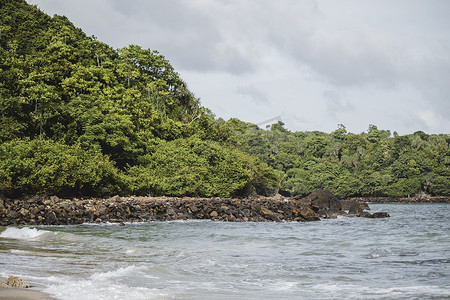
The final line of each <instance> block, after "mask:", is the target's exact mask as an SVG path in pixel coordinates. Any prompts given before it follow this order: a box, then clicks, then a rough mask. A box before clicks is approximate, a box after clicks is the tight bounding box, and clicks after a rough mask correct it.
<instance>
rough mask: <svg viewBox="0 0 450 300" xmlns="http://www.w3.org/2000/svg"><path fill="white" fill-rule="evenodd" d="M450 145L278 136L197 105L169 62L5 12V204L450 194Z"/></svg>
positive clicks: (0, 31) (1, 169)
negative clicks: (55, 199) (8, 199)
mask: <svg viewBox="0 0 450 300" xmlns="http://www.w3.org/2000/svg"><path fill="white" fill-rule="evenodd" d="M449 142H450V137H449V135H448V134H440V135H428V134H425V133H423V132H416V133H414V134H411V135H406V136H398V135H397V134H395V133H394V134H393V136H392V135H391V133H390V132H389V131H386V130H379V129H378V128H377V127H376V126H374V125H370V126H369V130H368V132H367V133H365V132H364V133H361V134H353V133H348V132H347V131H346V129H345V127H344V126H343V125H339V126H338V128H337V130H336V131H334V132H332V133H330V134H327V133H323V132H290V131H289V130H287V129H285V128H284V126H283V124H282V123H281V122H280V123H278V124H274V125H272V126H271V128H270V129H269V130H262V129H260V128H258V127H257V126H256V125H253V124H249V123H245V122H242V121H239V120H237V119H231V120H229V121H224V120H222V119H216V118H215V117H214V115H213V114H212V113H211V112H210V111H209V110H208V109H207V108H204V107H202V106H201V105H200V102H199V100H198V99H197V98H196V97H195V96H194V94H193V93H192V92H191V91H189V89H188V87H187V85H186V83H185V82H184V81H183V80H182V79H181V78H180V76H179V74H178V73H177V72H175V70H174V68H173V67H172V66H171V64H170V63H169V61H168V60H167V59H166V58H165V57H164V56H163V55H161V54H160V53H158V52H157V51H152V50H149V49H143V48H142V47H140V46H137V45H130V46H128V47H125V48H122V49H112V48H111V47H110V46H108V45H106V44H104V43H102V42H99V41H98V40H97V39H96V38H95V37H88V36H86V35H85V34H84V33H83V31H82V30H81V29H78V28H76V27H74V25H73V24H72V23H71V22H70V21H69V20H68V19H67V18H66V17H62V16H57V15H55V16H54V17H50V16H48V15H46V14H44V13H43V12H41V11H40V10H39V9H38V8H37V7H35V6H32V5H28V4H27V3H26V2H25V1H23V0H2V1H1V2H0V194H3V195H6V196H21V195H31V194H36V193H48V194H61V195H64V196H80V195H84V196H105V195H113V194H121V195H131V194H135V195H153V196H157V195H167V196H202V197H215V196H217V197H232V196H235V197H241V196H248V195H251V194H260V195H273V194H274V193H276V192H277V191H279V190H280V191H281V192H282V193H286V194H290V195H296V194H302V195H303V194H308V193H310V192H312V191H313V190H316V189H320V188H328V189H330V190H332V191H333V192H334V193H335V194H337V195H340V196H350V195H370V196H379V195H389V196H405V195H411V194H415V193H417V192H419V191H425V192H427V193H431V194H438V195H450V150H449Z"/></svg>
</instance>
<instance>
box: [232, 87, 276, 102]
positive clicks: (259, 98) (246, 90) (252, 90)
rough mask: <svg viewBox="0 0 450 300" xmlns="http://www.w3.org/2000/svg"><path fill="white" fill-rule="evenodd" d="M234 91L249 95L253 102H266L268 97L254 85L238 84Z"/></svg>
mask: <svg viewBox="0 0 450 300" xmlns="http://www.w3.org/2000/svg"><path fill="white" fill-rule="evenodd" d="M236 91H237V92H238V93H240V94H242V95H245V96H249V97H250V98H251V99H252V101H253V102H254V103H255V104H267V103H269V99H268V98H267V94H266V93H264V92H262V91H261V90H259V89H257V88H256V87H255V86H254V85H251V84H249V85H240V86H238V87H237V88H236Z"/></svg>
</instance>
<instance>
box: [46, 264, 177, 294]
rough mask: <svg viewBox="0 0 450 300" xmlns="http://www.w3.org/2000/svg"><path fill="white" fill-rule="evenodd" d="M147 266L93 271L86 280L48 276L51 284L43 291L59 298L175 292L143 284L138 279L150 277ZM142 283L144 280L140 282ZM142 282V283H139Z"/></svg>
mask: <svg viewBox="0 0 450 300" xmlns="http://www.w3.org/2000/svg"><path fill="white" fill-rule="evenodd" d="M146 271H148V267H142V266H135V265H131V266H127V267H123V268H118V269H116V270H113V271H109V272H97V273H93V274H91V275H90V276H88V277H87V278H85V279H78V280H77V279H74V278H73V277H59V276H58V277H55V276H51V277H48V278H47V280H48V281H49V282H51V283H52V284H51V285H50V286H49V287H48V288H46V289H45V290H44V292H46V293H48V294H50V295H53V296H55V297H56V298H58V299H70V300H78V299H80V300H90V299H92V300H94V299H136V300H139V299H161V298H162V299H165V298H166V297H171V296H173V292H171V291H169V290H166V289H164V288H162V289H161V288H156V287H149V286H142V285H141V284H139V280H142V279H143V278H144V279H145V280H149V276H147V274H146ZM141 283H142V282H141ZM139 285H141V286H139Z"/></svg>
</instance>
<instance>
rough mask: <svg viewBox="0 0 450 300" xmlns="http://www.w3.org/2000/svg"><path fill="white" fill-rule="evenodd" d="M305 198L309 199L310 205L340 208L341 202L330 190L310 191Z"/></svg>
mask: <svg viewBox="0 0 450 300" xmlns="http://www.w3.org/2000/svg"><path fill="white" fill-rule="evenodd" d="M306 199H307V200H310V201H311V206H312V207H313V208H315V209H317V210H319V209H337V210H342V204H341V202H340V201H339V199H338V198H337V197H336V196H335V195H333V194H332V193H331V192H330V190H318V191H315V192H312V193H311V194H310V195H309V196H308V197H306Z"/></svg>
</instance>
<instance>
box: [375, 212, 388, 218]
mask: <svg viewBox="0 0 450 300" xmlns="http://www.w3.org/2000/svg"><path fill="white" fill-rule="evenodd" d="M389 217H390V215H389V214H388V213H387V212H384V211H380V212H376V213H373V214H372V216H371V218H389Z"/></svg>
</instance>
